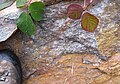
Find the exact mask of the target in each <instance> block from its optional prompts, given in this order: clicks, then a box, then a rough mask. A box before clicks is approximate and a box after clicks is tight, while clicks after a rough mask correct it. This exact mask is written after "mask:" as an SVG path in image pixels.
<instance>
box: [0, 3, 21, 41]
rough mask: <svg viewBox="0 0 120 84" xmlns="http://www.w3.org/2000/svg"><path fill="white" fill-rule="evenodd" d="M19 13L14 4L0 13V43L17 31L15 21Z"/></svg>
mask: <svg viewBox="0 0 120 84" xmlns="http://www.w3.org/2000/svg"><path fill="white" fill-rule="evenodd" d="M20 13H21V12H20V10H18V9H17V8H16V6H15V3H14V4H13V5H12V6H10V7H8V8H6V9H4V10H2V11H0V42H2V41H5V40H7V39H8V38H9V37H10V36H11V35H12V34H13V33H14V32H15V31H16V30H17V26H16V19H17V18H18V17H19V15H20Z"/></svg>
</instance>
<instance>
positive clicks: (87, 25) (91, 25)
mask: <svg viewBox="0 0 120 84" xmlns="http://www.w3.org/2000/svg"><path fill="white" fill-rule="evenodd" d="M98 23H99V20H98V18H97V17H95V16H94V15H92V14H90V13H88V12H86V13H84V14H83V16H82V21H81V25H82V28H83V29H84V30H86V31H89V32H94V30H95V29H96V28H97V26H98Z"/></svg>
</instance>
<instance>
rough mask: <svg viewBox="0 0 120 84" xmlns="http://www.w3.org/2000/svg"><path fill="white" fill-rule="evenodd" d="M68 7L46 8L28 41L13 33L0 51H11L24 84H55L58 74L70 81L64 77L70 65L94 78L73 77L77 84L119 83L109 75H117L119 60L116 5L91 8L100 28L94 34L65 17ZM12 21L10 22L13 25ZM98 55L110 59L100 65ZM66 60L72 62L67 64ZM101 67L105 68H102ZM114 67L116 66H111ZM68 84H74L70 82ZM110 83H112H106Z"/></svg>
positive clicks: (109, 0)
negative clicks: (14, 55)
mask: <svg viewBox="0 0 120 84" xmlns="http://www.w3.org/2000/svg"><path fill="white" fill-rule="evenodd" d="M70 3H71V2H60V3H57V4H54V5H50V6H48V7H47V8H46V14H45V16H44V19H43V20H42V21H41V22H37V23H36V24H37V32H36V34H35V35H33V36H32V37H28V36H26V35H24V34H23V33H21V32H16V33H15V34H14V35H13V36H12V37H11V38H10V39H8V40H7V41H6V42H3V43H1V44H0V49H2V48H11V49H12V50H14V51H15V52H16V54H17V55H18V56H19V58H20V60H21V63H22V66H23V72H24V73H23V74H24V79H25V84H46V83H45V82H46V80H48V81H49V80H50V78H51V80H53V79H54V81H56V80H55V79H57V75H58V74H62V76H63V77H65V78H66V77H72V76H71V74H69V75H68V76H66V75H64V74H65V72H67V73H69V72H70V71H71V70H72V69H71V67H72V66H71V65H70V64H71V63H72V64H73V67H75V68H76V67H81V68H83V70H84V71H85V72H84V73H83V76H84V75H86V73H89V74H90V73H91V74H92V75H93V74H94V77H93V76H92V75H86V76H89V78H92V79H89V78H88V79H89V80H88V79H87V78H85V77H86V76H84V77H82V78H81V77H79V76H77V77H75V80H77V79H80V80H83V83H81V84H84V83H88V82H89V83H92V84H96V83H97V84H102V83H103V84H104V82H105V81H108V80H110V81H108V83H107V82H106V83H105V84H112V83H113V82H114V81H112V80H114V79H117V80H119V79H120V78H119V75H117V76H116V77H114V75H112V76H111V75H109V74H110V73H112V74H119V60H117V61H116V58H119V56H120V54H119V53H120V45H119V44H120V36H119V33H120V32H119V27H120V20H119V18H120V11H119V7H120V5H119V3H120V1H119V0H102V1H101V2H100V3H99V4H96V5H95V6H94V7H92V9H91V13H93V14H95V15H96V16H97V17H98V18H99V19H100V24H99V26H98V28H97V30H96V31H95V32H94V33H90V32H87V31H84V30H83V29H82V28H81V26H80V23H79V20H76V21H74V20H71V19H69V18H67V17H66V9H67V7H68V5H69V4H70ZM111 11H113V12H111ZM16 14H17V15H15V16H19V14H20V11H19V12H16ZM12 18H14V17H12ZM16 19H17V18H14V20H10V21H11V22H14V21H15V20H16ZM65 54H66V55H65ZM86 54H87V55H86ZM100 55H103V56H104V55H106V56H107V57H111V58H110V59H109V61H106V62H103V61H102V60H100V59H99V58H98V57H97V56H100ZM72 56H73V57H72ZM74 57H75V59H74ZM79 59H80V60H79ZM113 59H115V61H114V60H113ZM66 60H67V61H66ZM69 60H73V61H71V62H68V61H69ZM110 60H113V62H112V63H113V64H110V63H109V62H110ZM104 63H106V65H107V66H104ZM115 63H117V64H116V65H114V64H115ZM67 64H68V65H70V66H67ZM74 64H75V66H74ZM79 64H80V65H79ZM60 65H63V66H60ZM113 65H114V68H113V69H110V70H109V67H110V66H113ZM64 66H65V67H64ZM56 67H57V68H56ZM116 69H117V70H116ZM62 70H63V71H62ZM75 70H76V71H77V72H78V73H82V71H81V70H82V69H81V70H80V69H78V68H76V69H75ZM53 71H54V72H53ZM64 71H65V72H64ZM102 71H103V72H102ZM73 72H74V71H73ZM94 72H96V73H97V74H96V73H94ZM53 74H54V75H55V77H53ZM75 74H77V73H75ZM75 74H73V76H74V75H75ZM45 77H47V78H45ZM49 77H50V78H49ZM60 78H61V81H65V80H62V77H60ZM84 78H85V79H84ZM38 79H39V80H38ZM45 79H46V80H45ZM117 80H116V82H114V83H115V84H117V83H118V82H119V81H117ZM71 81H73V82H74V80H71ZM111 81H112V83H110V82H111ZM41 82H42V83H41ZM51 82H52V81H51ZM69 82H70V81H68V82H67V84H70V83H69ZM78 83H79V81H78ZM58 84H59V83H58ZM60 84H61V82H60ZM79 84H80V83H79Z"/></svg>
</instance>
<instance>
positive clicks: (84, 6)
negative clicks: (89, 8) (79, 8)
mask: <svg viewBox="0 0 120 84" xmlns="http://www.w3.org/2000/svg"><path fill="white" fill-rule="evenodd" d="M83 8H86V0H84V5H83Z"/></svg>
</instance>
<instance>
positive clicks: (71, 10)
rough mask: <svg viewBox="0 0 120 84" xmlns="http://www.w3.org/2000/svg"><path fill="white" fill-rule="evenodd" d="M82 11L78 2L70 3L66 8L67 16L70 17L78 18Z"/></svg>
mask: <svg viewBox="0 0 120 84" xmlns="http://www.w3.org/2000/svg"><path fill="white" fill-rule="evenodd" d="M82 13H83V8H82V6H81V5H79V4H71V5H69V6H68V9H67V16H68V17H69V18H71V19H80V18H81V15H82Z"/></svg>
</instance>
